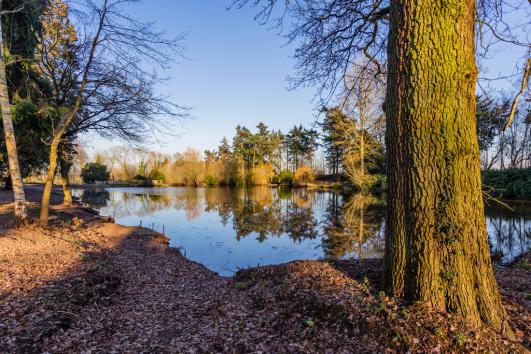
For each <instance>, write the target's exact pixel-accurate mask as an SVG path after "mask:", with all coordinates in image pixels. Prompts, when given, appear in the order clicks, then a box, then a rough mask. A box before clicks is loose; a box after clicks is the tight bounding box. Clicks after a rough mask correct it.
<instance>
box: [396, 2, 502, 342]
mask: <svg viewBox="0 0 531 354" xmlns="http://www.w3.org/2000/svg"><path fill="white" fill-rule="evenodd" d="M474 13H475V1H465V0H437V1H433V0H416V1H411V0H397V1H392V2H391V14H390V16H391V34H390V36H389V64H388V65H389V78H388V96H387V101H386V105H387V113H388V122H387V127H388V129H389V131H388V133H387V138H388V144H387V146H388V148H389V149H390V151H389V187H390V196H391V197H390V200H389V205H388V208H389V220H388V223H389V225H388V227H389V229H388V232H387V234H388V235H387V237H388V242H389V245H388V246H387V255H386V256H387V263H386V265H387V270H388V271H389V270H390V271H391V274H390V275H388V279H387V286H388V287H389V288H391V289H393V288H395V290H396V292H398V293H400V291H399V290H400V284H401V282H402V280H401V277H402V274H404V280H403V284H404V295H405V297H406V299H408V300H411V301H420V302H424V303H426V304H428V305H430V306H432V307H433V308H435V309H439V310H447V311H452V312H457V313H459V314H460V315H462V316H464V317H465V318H467V319H469V320H470V321H472V322H473V323H476V324H480V323H486V324H488V325H490V326H492V327H493V328H495V329H496V330H499V331H501V332H505V333H506V334H510V333H511V331H510V328H509V326H508V325H507V317H506V314H505V311H504V309H503V306H502V304H501V300H500V295H499V292H498V288H497V284H496V280H495V279H494V275H493V271H492V265H491V260H490V253H489V246H488V242H487V233H486V224H485V215H484V210H483V200H482V191H481V178H480V161H479V146H478V140H477V136H476V120H475V107H476V102H475V85H476V75H477V69H476V64H475V55H474V54H475V53H474ZM402 223H403V225H402ZM404 232H405V233H404ZM404 235H405V237H404ZM404 260H405V271H404V272H403V273H402V271H400V268H401V266H402V263H403V262H404Z"/></svg>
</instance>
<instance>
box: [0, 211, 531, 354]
mask: <svg viewBox="0 0 531 354" xmlns="http://www.w3.org/2000/svg"><path fill="white" fill-rule="evenodd" d="M58 208H59V207H58ZM76 213H77V214H76ZM56 217H57V219H56V222H55V224H54V225H52V226H51V227H49V228H39V227H37V226H30V227H27V228H25V229H21V230H12V229H7V230H5V231H3V232H0V317H1V318H2V321H0V352H13V353H20V352H51V353H64V352H112V351H117V352H173V353H216V352H225V353H259V352H261V353H359V352H384V351H390V352H404V351H407V350H410V351H411V352H425V351H435V352H437V351H439V352H448V351H454V352H463V351H465V352H466V351H489V350H491V351H494V352H511V351H512V352H525V351H526V349H525V347H524V346H528V347H529V343H528V342H526V340H528V338H530V337H531V331H530V328H529V325H530V315H529V314H530V312H529V309H530V306H529V305H530V304H529V301H530V299H529V295H528V294H529V290H530V289H529V279H530V274H529V267H527V268H526V266H523V265H522V264H524V263H522V262H520V263H519V264H518V266H516V265H515V267H512V268H503V269H501V270H500V271H498V272H497V274H498V277H499V282H500V286H501V288H502V293H503V295H504V299H505V304H506V307H507V309H508V311H509V314H510V315H511V322H512V325H513V327H514V328H515V330H516V333H517V337H518V341H519V342H511V341H509V340H507V339H505V338H502V337H500V336H499V335H497V334H496V333H494V332H492V331H491V330H489V329H488V328H474V327H471V326H468V325H467V323H466V322H464V321H462V320H460V319H459V318H457V317H455V316H451V315H448V314H445V313H437V312H432V311H429V310H427V309H425V308H418V307H415V306H406V305H404V304H402V303H400V301H399V300H397V299H392V298H388V297H386V296H385V294H383V293H380V292H379V290H378V279H379V277H380V272H381V262H380V261H377V260H372V261H358V262H338V263H335V264H332V265H330V264H326V263H323V262H317V261H299V262H293V263H289V264H284V265H278V266H270V267H261V268H254V269H249V270H244V271H240V272H239V273H238V274H237V275H236V276H235V277H234V278H225V277H221V276H219V275H217V274H215V273H213V272H211V271H209V270H208V269H206V268H205V267H203V266H202V265H200V264H197V263H195V262H192V261H190V260H188V259H186V258H185V257H183V256H182V255H181V254H180V252H179V251H178V250H175V249H172V248H169V247H168V242H167V239H166V238H165V237H164V236H162V235H160V234H157V233H154V232H153V231H151V230H148V229H142V228H137V227H124V226H120V225H116V224H113V223H109V222H107V221H108V220H102V219H100V218H98V217H97V216H94V215H93V214H90V213H88V212H87V211H86V210H83V209H81V208H72V209H71V210H60V212H59V213H56ZM525 262H527V263H526V265H527V264H528V260H526V261H525Z"/></svg>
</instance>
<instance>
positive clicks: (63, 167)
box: [59, 158, 73, 205]
mask: <svg viewBox="0 0 531 354" xmlns="http://www.w3.org/2000/svg"><path fill="white" fill-rule="evenodd" d="M59 170H60V173H61V184H62V185H63V204H65V205H72V204H73V199H72V190H71V189H70V178H69V174H70V165H69V163H68V161H65V160H64V158H59Z"/></svg>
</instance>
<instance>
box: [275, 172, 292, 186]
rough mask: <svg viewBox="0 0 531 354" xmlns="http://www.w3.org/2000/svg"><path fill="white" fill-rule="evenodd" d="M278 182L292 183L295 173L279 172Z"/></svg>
mask: <svg viewBox="0 0 531 354" xmlns="http://www.w3.org/2000/svg"><path fill="white" fill-rule="evenodd" d="M278 183H280V184H292V183H293V173H291V172H290V171H281V172H280V173H279V174H278Z"/></svg>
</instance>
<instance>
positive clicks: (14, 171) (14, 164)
mask: <svg viewBox="0 0 531 354" xmlns="http://www.w3.org/2000/svg"><path fill="white" fill-rule="evenodd" d="M0 106H1V109H2V122H3V126H4V134H5V140H6V150H7V158H8V163H9V175H10V176H11V182H12V186H13V196H14V199H15V214H14V223H15V225H16V226H18V225H22V224H26V223H27V222H28V220H29V218H28V210H27V206H26V195H25V194H24V184H23V183H22V174H21V173H20V165H19V161H18V154H17V143H16V139H15V130H14V129H13V119H12V117H11V104H10V103H9V93H8V91H7V78H6V63H5V58H4V44H3V34H2V25H1V21H0Z"/></svg>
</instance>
